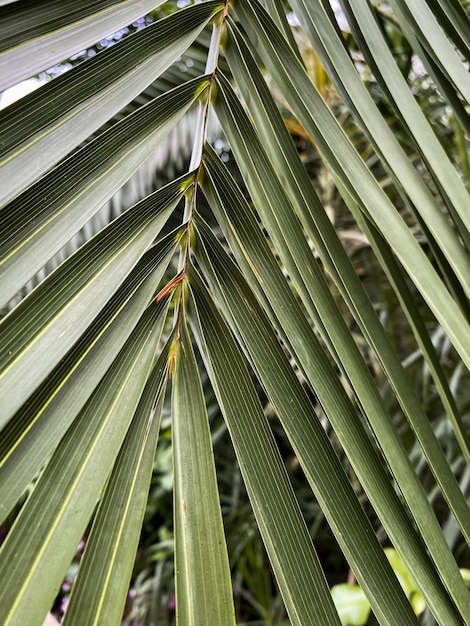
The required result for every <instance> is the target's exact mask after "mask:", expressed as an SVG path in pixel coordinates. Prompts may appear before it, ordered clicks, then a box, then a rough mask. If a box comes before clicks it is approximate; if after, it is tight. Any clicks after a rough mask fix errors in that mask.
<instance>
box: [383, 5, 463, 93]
mask: <svg viewBox="0 0 470 626" xmlns="http://www.w3.org/2000/svg"><path fill="white" fill-rule="evenodd" d="M394 2H396V4H397V5H398V6H399V7H400V8H401V10H402V11H403V14H404V15H405V16H406V17H407V20H408V23H411V25H412V28H413V30H414V31H415V33H416V36H417V38H418V39H419V40H420V41H421V43H422V45H423V46H424V47H425V48H426V49H427V51H428V53H429V54H430V55H431V56H432V58H433V60H434V62H435V63H436V64H437V65H438V66H439V67H440V68H441V70H442V72H443V73H444V74H446V75H447V76H448V77H449V79H450V80H451V81H452V82H453V83H454V85H455V87H456V88H457V90H458V91H460V93H461V94H462V96H463V98H464V99H465V100H466V102H467V103H469V102H470V76H469V74H468V68H467V67H465V65H464V63H462V59H461V57H460V56H459V54H458V53H457V51H456V50H455V48H454V46H453V45H452V42H450V41H449V39H448V38H447V36H446V34H445V32H444V31H443V30H442V28H441V26H440V24H439V23H438V21H437V20H436V17H435V16H434V14H433V13H432V11H431V9H430V8H429V6H428V3H427V2H425V1H424V0H412V1H411V2H410V0H394ZM410 18H411V19H410ZM467 20H468V18H467Z"/></svg>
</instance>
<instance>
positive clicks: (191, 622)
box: [169, 303, 235, 626]
mask: <svg viewBox="0 0 470 626" xmlns="http://www.w3.org/2000/svg"><path fill="white" fill-rule="evenodd" d="M180 306H184V303H182V304H181V305H180ZM179 314H180V315H182V316H183V317H182V319H181V318H180V319H179V320H178V322H177V323H179V328H177V329H176V337H175V344H174V345H173V346H172V348H171V349H170V355H169V358H170V367H171V370H172V401H171V436H172V447H173V471H174V489H173V507H174V513H173V515H174V524H175V572H176V573H175V586H176V622H177V624H180V625H181V626H207V625H208V624H217V626H226V625H227V626H228V625H231V626H235V609H234V605H233V594H232V584H231V578H230V567H229V561H228V554H227V546H226V543H225V535H224V528H223V523H222V512H221V510H220V501H219V491H218V487H217V478H216V470H215V464H214V455H213V451H212V440H211V434H210V428H209V419H208V416H207V410H206V406H205V402H204V393H203V390H202V384H201V380H200V375H199V371H198V367H197V363H196V358H195V356H194V352H193V348H192V345H191V339H190V337H189V333H188V329H187V325H186V319H185V314H184V313H183V312H182V311H180V312H179ZM172 351H173V354H172V353H171V352H172Z"/></svg>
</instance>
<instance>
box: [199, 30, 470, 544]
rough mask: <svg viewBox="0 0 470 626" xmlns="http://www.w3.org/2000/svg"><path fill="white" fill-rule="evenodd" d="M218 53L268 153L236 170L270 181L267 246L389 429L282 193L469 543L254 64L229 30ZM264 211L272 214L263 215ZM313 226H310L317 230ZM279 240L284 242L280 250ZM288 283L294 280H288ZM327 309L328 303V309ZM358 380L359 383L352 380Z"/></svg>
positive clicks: (265, 207)
mask: <svg viewBox="0 0 470 626" xmlns="http://www.w3.org/2000/svg"><path fill="white" fill-rule="evenodd" d="M225 53H226V55H227V59H228V61H229V64H230V66H231V69H232V73H233V75H234V77H235V79H236V80H237V84H238V86H239V87H240V89H241V91H242V93H243V94H244V96H245V99H246V101H247V102H248V103H249V109H250V111H251V113H252V115H253V118H254V120H255V126H256V129H257V130H258V134H259V136H262V137H263V139H264V145H265V146H267V148H266V149H267V152H268V153H269V160H270V161H271V162H272V163H273V167H272V168H270V167H269V164H268V163H267V160H268V159H267V158H266V156H265V155H263V154H260V153H259V152H258V153H257V155H256V156H255V157H254V158H253V161H252V162H248V155H246V157H245V159H244V160H245V161H247V163H246V165H244V166H243V171H244V176H245V178H246V176H247V175H246V173H245V172H249V183H247V184H248V186H249V188H251V189H253V185H254V181H255V172H256V171H257V169H259V168H261V167H263V172H262V174H260V179H262V178H264V179H268V180H269V181H270V193H269V194H267V195H269V196H272V197H273V198H274V199H275V204H274V203H273V201H272V199H271V198H262V200H261V202H257V206H260V207H261V209H262V210H261V211H260V213H261V216H262V220H263V223H264V225H265V226H266V227H267V229H268V231H269V232H270V233H271V234H272V236H273V239H274V243H275V245H276V247H277V249H278V251H279V253H280V256H281V258H282V259H283V262H284V264H285V266H286V268H287V270H288V271H290V269H291V267H292V266H291V263H290V262H289V259H288V258H287V259H286V255H288V256H290V255H292V258H293V259H294V260H295V263H296V265H297V267H298V268H304V271H303V272H302V271H301V274H302V278H303V280H302V281H301V282H300V290H302V288H303V285H304V284H305V286H306V287H307V289H308V291H309V294H310V295H309V296H307V297H309V298H310V296H311V300H312V302H313V304H314V306H315V310H314V311H313V315H315V313H316V311H318V312H319V314H320V316H321V319H322V321H323V323H324V327H325V329H326V331H327V332H328V333H329V335H330V337H331V343H332V344H333V346H335V351H336V352H337V354H338V356H339V358H340V359H341V360H342V362H343V365H344V368H345V371H346V374H347V375H348V376H349V378H350V380H351V383H352V385H353V387H354V389H355V390H356V393H357V395H358V397H359V399H361V398H363V397H364V395H365V396H366V399H365V400H361V402H362V405H363V407H364V410H365V412H366V414H367V415H376V416H377V419H378V420H379V422H380V423H381V424H382V423H384V422H385V423H387V422H388V423H390V422H389V418H388V416H387V414H386V410H385V407H384V405H383V403H382V402H381V401H380V399H379V398H378V397H377V390H376V386H375V383H374V382H373V380H372V378H371V377H370V375H369V372H368V370H366V368H365V367H364V363H363V361H362V357H361V356H360V354H359V352H358V351H357V349H356V346H355V344H354V342H353V341H352V339H351V336H350V333H349V330H348V329H347V328H346V327H345V325H344V323H343V318H342V315H341V314H340V313H339V311H338V310H337V308H336V305H335V303H334V301H333V300H332V297H331V294H330V291H329V289H328V287H327V285H326V283H325V282H324V281H323V279H322V278H323V277H322V275H321V272H320V270H319V269H318V266H317V263H316V261H315V260H314V259H313V257H312V255H311V254H310V250H309V248H308V247H307V244H306V242H305V241H303V233H302V232H301V230H300V227H297V228H295V226H296V221H295V220H294V219H293V216H292V214H291V213H290V212H289V211H286V210H285V209H286V208H287V207H288V202H287V199H285V200H282V198H283V190H285V191H287V194H288V196H289V199H290V200H291V202H292V205H293V208H294V209H295V210H296V212H297V213H298V214H299V215H300V217H301V219H302V222H303V225H304V227H305V228H306V230H307V232H308V233H309V235H310V236H311V237H312V239H313V241H314V243H315V244H316V246H317V248H318V250H319V253H320V257H321V258H322V259H323V260H324V261H325V262H326V264H327V266H328V267H329V268H331V269H332V270H333V271H332V276H333V279H334V280H335V282H336V284H337V286H338V288H339V289H340V291H341V292H342V294H343V295H344V297H345V300H346V302H347V303H348V306H349V307H350V309H351V311H352V313H353V315H354V316H355V317H356V320H357V321H358V323H359V326H360V328H361V330H362V331H363V333H364V335H365V337H366V339H367V340H368V342H369V344H370V345H371V346H372V347H373V349H374V350H375V352H376V354H377V356H378V358H379V360H380V362H381V364H382V366H383V367H384V370H385V373H386V375H387V377H388V378H389V380H390V383H391V385H392V388H393V390H394V391H395V393H396V395H397V398H398V400H399V402H400V405H401V407H402V409H403V411H404V413H405V415H406V416H407V419H408V421H409V422H410V424H411V426H412V428H413V430H414V431H415V433H416V435H417V437H418V439H419V441H420V443H421V445H422V446H423V449H424V452H425V454H426V457H427V459H428V461H429V463H430V466H431V469H432V471H433V472H434V475H435V476H436V478H437V481H438V483H439V485H440V487H441V489H442V490H443V493H444V495H445V496H446V498H447V500H448V501H449V503H450V506H451V508H452V510H453V511H454V513H455V515H456V517H457V519H458V521H459V524H460V526H461V528H462V529H463V532H464V535H465V536H466V537H467V538H468V539H469V540H470V510H469V508H468V505H467V503H466V500H465V498H464V496H463V494H462V492H461V490H460V488H459V485H458V483H457V481H456V479H455V476H454V474H453V472H452V470H451V468H450V467H449V464H448V462H447V459H446V457H445V455H444V453H443V452H442V449H441V447H440V445H439V442H438V441H437V438H436V436H435V435H434V432H433V430H432V427H431V424H430V423H429V419H428V417H427V416H426V415H425V413H424V411H423V409H422V407H421V404H420V402H419V400H418V397H417V395H416V393H415V391H414V389H413V388H412V386H411V384H410V382H409V380H408V377H407V375H406V374H405V372H404V370H403V368H402V366H401V363H400V360H399V358H398V356H397V355H396V352H395V351H394V350H393V348H392V347H391V346H390V343H389V341H388V338H387V336H386V333H385V330H384V328H383V326H382V324H381V323H380V321H379V319H378V318H377V315H376V313H375V312H374V310H373V308H372V305H371V303H370V301H369V299H368V297H367V295H366V294H365V291H364V289H363V288H362V286H361V284H360V281H359V279H358V277H357V276H356V274H355V272H354V270H353V268H352V265H351V263H350V262H349V260H348V258H347V255H346V253H345V251H344V250H343V248H342V246H341V244H340V242H339V240H338V237H337V236H336V233H335V232H334V227H333V225H332V224H331V222H330V220H329V218H328V216H327V215H326V213H325V212H324V210H323V208H322V207H321V205H320V203H319V201H318V199H317V197H316V195H315V192H314V190H313V189H312V185H311V182H310V180H309V178H308V175H307V173H306V171H305V168H304V167H303V165H302V164H301V162H300V160H299V157H298V154H297V151H296V150H295V147H294V145H293V143H292V140H291V138H290V136H289V134H288V131H287V129H286V128H285V126H284V124H283V123H282V119H281V117H280V115H279V113H278V109H277V107H276V105H275V103H274V102H273V100H272V97H271V95H270V92H269V90H268V88H267V86H266V83H265V82H264V79H263V77H262V76H261V73H260V72H259V70H258V68H257V66H256V65H255V63H254V60H253V58H252V57H251V54H250V52H249V50H248V49H247V47H246V46H245V44H244V43H243V41H242V40H240V39H239V38H238V37H237V32H236V30H235V29H233V30H232V28H230V29H229V30H228V36H227V43H226V47H225ZM224 94H225V97H226V98H227V99H228V100H229V96H230V94H229V93H228V92H227V90H226V89H225V88H224ZM220 104H222V103H221V102H219V105H220ZM235 104H236V103H235V101H234V99H233V98H231V99H230V106H231V108H232V115H235V111H234V105H235ZM216 107H217V105H216ZM238 118H240V114H239V115H238ZM224 119H225V118H224ZM227 123H228V124H230V120H227ZM225 128H226V129H227V133H228V136H229V138H231V141H233V142H234V143H236V142H237V139H236V137H235V133H230V131H229V130H228V125H227V124H225ZM236 134H237V135H239V134H244V135H246V131H245V130H244V129H243V126H242V122H241V120H240V119H239V120H238V123H237V133H236ZM255 141H256V138H255V137H254V136H253V135H251V136H250V137H249V138H248V137H247V138H246V139H245V143H246V144H250V151H251V152H252V151H253V145H254V143H255ZM209 152H210V151H209V150H208V154H209ZM235 153H236V155H237V151H235ZM209 158H210V154H209ZM237 158H238V157H237ZM263 159H264V161H266V162H265V163H264V164H263V165H261V164H262V163H263ZM210 162H211V163H212V164H213V167H217V163H218V160H214V158H211V159H210ZM220 171H221V169H220V167H219V176H218V178H220ZM275 175H277V176H278V177H279V181H280V183H281V184H282V188H281V187H280V186H279V184H278V185H277V186H276V184H275V181H274V176H275ZM260 184H262V183H260ZM252 195H253V197H255V198H256V197H260V198H261V197H262V196H261V193H260V192H258V193H252ZM271 207H272V210H271V211H270V208H271ZM238 213H239V209H238V210H237V211H233V212H232V214H231V216H230V218H229V219H230V220H232V221H234V222H237V218H238ZM245 213H246V211H245ZM251 218H252V233H253V232H254V233H256V232H257V230H258V229H257V226H256V223H255V222H254V217H253V216H251ZM314 221H315V222H316V223H317V224H318V230H317V226H316V224H315V223H314ZM238 223H239V222H238ZM282 239H285V244H284V242H283V241H282ZM245 241H246V242H248V243H247V244H245V246H244V249H245V250H246V248H249V242H252V241H253V234H251V235H248V236H247V237H246V238H245ZM302 243H303V251H304V253H303V256H302V254H300V256H299V252H300V251H301V250H302V246H301V244H302ZM305 270H306V271H305ZM294 278H295V277H294ZM294 282H296V281H295V280H294ZM263 285H264V289H265V291H266V289H268V290H269V289H270V286H271V283H270V282H269V280H268V279H266V278H265V279H264V281H263ZM296 286H298V282H297V283H296ZM273 297H274V294H273V293H272V291H271V294H270V296H268V298H267V299H268V301H270V300H271V299H272V298H273ZM328 303H330V304H329V305H328ZM306 305H307V307H308V303H306ZM309 312H310V309H309ZM311 314H312V313H311ZM313 315H312V317H313ZM314 319H315V318H314ZM335 321H336V324H335ZM354 356H355V358H354ZM348 363H349V365H348ZM351 372H352V373H351ZM358 376H360V378H359V379H358ZM367 381H368V385H367ZM374 396H376V401H375V404H374V401H373V398H374ZM371 402H372V404H371ZM374 423H376V422H375V420H372V426H373V425H374ZM388 432H389V434H388V437H387V439H388V441H389V442H390V440H391V439H393V436H391V435H390V433H391V430H390V429H389V431H388ZM379 440H380V441H384V437H380V436H379ZM395 440H396V441H395V443H396V445H395V449H394V450H393V449H391V450H390V451H389V452H388V453H387V456H388V458H392V459H394V460H395V461H396V463H398V464H399V465H400V466H401V465H402V463H400V462H399V460H398V459H399V458H400V457H403V450H402V447H401V444H400V443H399V441H398V437H397V436H396V435H395ZM460 441H461V442H462V437H461V438H460ZM383 448H384V450H387V448H386V447H385V446H383ZM392 448H393V446H392ZM390 465H391V467H394V466H395V465H394V464H393V463H390ZM406 465H407V463H406V461H404V463H403V467H405V466H406ZM415 480H416V479H415ZM402 482H404V483H405V484H408V483H409V482H410V479H409V478H405V479H404V481H401V480H399V484H401V483H402ZM411 501H415V497H414V496H413V497H411Z"/></svg>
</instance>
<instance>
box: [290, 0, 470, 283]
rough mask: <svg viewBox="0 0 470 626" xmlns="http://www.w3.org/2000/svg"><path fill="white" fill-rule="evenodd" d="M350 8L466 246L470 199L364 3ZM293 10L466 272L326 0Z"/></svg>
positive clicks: (399, 180)
mask: <svg viewBox="0 0 470 626" xmlns="http://www.w3.org/2000/svg"><path fill="white" fill-rule="evenodd" d="M349 4H350V6H351V8H352V10H353V13H354V15H355V17H356V19H357V23H358V26H359V27H360V28H361V31H362V36H363V38H364V42H365V43H364V42H363V43H364V45H366V46H368V48H369V55H370V56H369V57H368V58H372V59H373V63H374V67H373V69H376V68H377V67H378V68H379V69H378V72H377V73H378V75H379V76H381V80H382V81H383V82H384V83H385V84H386V89H387V91H388V93H389V95H390V96H391V99H392V104H394V105H395V106H396V107H397V109H398V111H399V112H400V114H401V116H402V118H403V120H404V122H405V124H406V126H407V128H408V130H409V132H410V134H411V135H412V136H413V137H414V139H415V141H416V143H417V146H418V147H419V149H420V153H421V155H422V156H423V158H424V160H425V162H426V163H427V164H428V167H429V168H430V170H431V173H432V174H433V176H434V177H435V178H436V179H437V181H438V184H439V185H440V187H441V188H442V189H443V190H444V192H443V193H444V195H445V196H447V198H448V200H449V202H448V206H449V210H450V211H451V212H453V213H455V212H457V214H458V216H459V218H460V219H461V220H462V221H463V223H464V225H465V227H466V229H467V233H466V234H465V228H464V229H463V237H464V239H465V240H466V241H467V245H468V244H469V242H470V235H469V234H468V229H469V227H470V218H469V212H468V203H469V201H470V198H469V196H468V193H467V190H466V189H465V186H464V185H463V183H462V180H461V179H460V177H459V176H458V174H457V172H456V170H455V168H454V166H453V164H452V163H451V162H450V160H449V158H448V156H447V154H446V153H445V151H444V149H443V148H442V146H441V144H440V142H439V140H438V139H437V137H436V136H435V135H434V133H433V131H432V129H431V127H430V125H429V123H428V121H427V120H426V118H425V116H424V115H423V112H422V111H421V109H420V108H419V106H418V104H417V102H416V100H415V98H414V96H413V94H412V92H411V91H410V89H409V87H408V85H407V83H406V81H405V79H404V78H403V76H402V74H401V72H400V70H399V68H398V66H397V64H396V62H395V60H394V58H393V56H392V53H391V51H390V49H389V47H388V45H387V43H386V42H385V40H384V37H383V35H382V32H381V31H380V28H379V26H378V24H377V20H376V17H375V15H374V14H373V13H372V10H371V8H370V6H369V5H368V4H367V3H366V2H364V1H363V0H350V2H349ZM293 8H294V10H295V11H296V14H297V15H298V16H299V19H300V20H301V21H302V24H303V26H304V28H306V30H307V32H308V33H309V34H310V36H311V38H312V40H314V41H318V42H319V43H318V45H319V46H320V47H321V48H323V54H322V57H323V62H324V63H327V64H328V67H329V68H331V70H332V77H333V80H335V78H336V80H335V85H336V87H337V89H338V91H339V93H340V94H341V95H342V96H343V98H345V99H346V101H347V102H350V103H351V106H352V107H353V109H354V111H356V112H357V114H358V116H359V120H360V121H361V124H362V127H363V129H364V131H365V133H366V134H367V135H368V137H369V138H370V139H371V141H372V143H373V145H374V146H375V148H376V150H377V152H378V153H379V154H380V155H382V157H383V158H385V159H386V163H387V166H388V169H389V170H390V171H391V172H392V173H393V174H394V179H395V181H396V184H397V186H398V187H399V188H400V187H403V189H404V190H405V191H406V193H407V194H408V196H409V197H410V199H411V200H412V202H413V204H414V206H415V207H416V209H417V210H418V211H419V213H420V214H421V215H422V216H423V219H424V220H425V221H426V224H427V226H428V228H429V229H430V230H431V232H432V233H433V234H434V237H435V238H436V240H437V241H439V242H440V244H441V247H442V249H443V250H444V251H445V253H446V256H447V258H448V259H449V261H450V262H451V263H453V260H454V259H455V263H453V264H454V265H456V264H457V266H458V265H460V266H461V270H460V271H461V272H462V271H464V269H465V268H466V267H467V268H468V263H469V261H468V257H467V256H466V254H465V251H464V250H463V249H462V247H461V244H460V243H459V240H458V237H457V236H456V234H455V233H454V232H453V231H452V229H451V228H450V225H449V222H448V220H447V219H446V217H445V216H444V214H443V212H442V210H441V209H440V207H438V206H437V204H436V203H435V201H434V199H433V197H432V194H431V193H430V191H429V189H428V188H427V187H426V185H425V183H424V181H423V180H422V178H421V176H419V175H418V173H417V172H416V170H415V168H414V166H413V165H412V163H411V162H410V161H409V158H408V157H407V155H406V154H405V153H404V151H403V150H402V149H401V147H400V145H399V143H398V140H397V139H396V138H395V136H394V134H393V132H392V130H391V129H390V128H389V126H388V125H387V123H386V121H385V120H384V119H383V117H382V115H381V114H380V112H379V110H378V108H377V106H376V105H375V103H374V101H373V99H372V96H371V95H370V93H369V92H368V91H367V89H366V87H365V85H364V83H363V81H362V79H361V77H360V75H359V73H358V72H357V70H356V68H355V67H354V64H353V62H352V60H351V57H350V55H349V54H348V52H347V50H346V49H345V47H344V46H343V45H342V40H341V38H340V35H339V34H338V32H337V29H335V28H334V26H333V25H332V24H331V21H330V17H329V13H331V9H330V11H329V12H328V10H327V7H325V6H324V2H323V0H314V2H310V3H307V2H305V0H294V1H293ZM320 52H321V50H320ZM467 271H468V269H467Z"/></svg>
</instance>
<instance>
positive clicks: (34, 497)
mask: <svg viewBox="0 0 470 626" xmlns="http://www.w3.org/2000/svg"><path fill="white" fill-rule="evenodd" d="M159 314H160V311H158V309H157V308H156V307H155V306H154V305H153V304H151V305H150V307H149V309H148V310H147V311H146V313H144V316H143V317H142V318H141V320H140V321H139V324H138V326H137V327H136V329H135V331H134V332H133V334H132V335H131V337H130V338H129V339H128V341H127V342H126V345H125V346H124V348H123V349H122V350H121V352H120V354H119V356H118V358H117V359H116V361H115V362H114V364H113V366H112V367H111V369H110V370H109V371H108V373H107V374H106V376H105V378H104V379H103V380H102V381H101V383H100V385H99V386H98V388H97V389H96V391H95V392H94V394H93V395H92V396H91V398H90V399H89V401H88V402H87V404H86V405H85V407H84V408H83V409H82V411H81V412H80V416H79V418H78V419H77V420H75V421H74V423H73V425H72V427H71V428H70V429H69V430H68V432H67V434H66V436H65V437H64V438H63V439H62V441H61V443H60V444H59V446H58V448H57V449H56V451H55V452H54V455H53V456H52V458H51V460H50V461H49V463H48V465H47V466H46V468H45V470H44V472H43V473H42V475H41V477H40V479H39V480H38V483H37V485H36V486H35V489H34V491H33V493H32V494H31V496H30V498H29V499H28V501H27V502H26V504H25V506H24V507H23V509H22V510H21V513H20V514H19V516H18V518H17V519H16V521H15V523H14V525H13V527H12V529H11V530H10V532H9V534H8V537H7V539H6V540H5V543H4V544H3V546H2V548H1V550H0V578H1V580H2V586H1V589H0V606H1V609H2V624H3V626H24V625H25V624H28V626H36V625H37V626H40V625H41V624H42V622H43V619H44V616H45V615H46V613H47V611H48V610H49V608H50V607H51V606H52V602H53V601H54V598H55V595H56V593H57V589H59V587H60V584H61V582H62V580H63V577H64V575H65V572H66V569H67V567H68V566H69V564H70V561H71V559H72V557H73V555H74V553H75V551H76V549H77V545H78V543H79V541H80V538H81V537H82V535H83V533H84V531H85V528H86V526H87V523H88V522H89V520H90V517H91V515H92V513H93V510H94V508H95V506H96V503H97V500H98V498H99V497H100V493H101V490H102V489H103V487H104V485H105V483H106V480H107V478H108V476H109V473H110V471H111V469H112V467H113V464H114V462H115V459H116V457H117V455H118V452H119V449H120V447H121V444H122V442H123V440H124V437H125V435H126V432H127V429H128V427H129V424H130V422H131V420H132V416H133V414H134V411H135V409H136V407H137V404H138V402H139V399H140V396H141V393H142V390H143V388H144V386H145V384H146V381H147V378H148V375H149V372H150V369H151V367H152V364H153V361H154V357H155V351H156V346H157V343H158V341H159V338H160V335H161V330H162V327H163V322H164V319H165V317H164V316H162V315H159ZM31 529H34V532H31Z"/></svg>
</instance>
